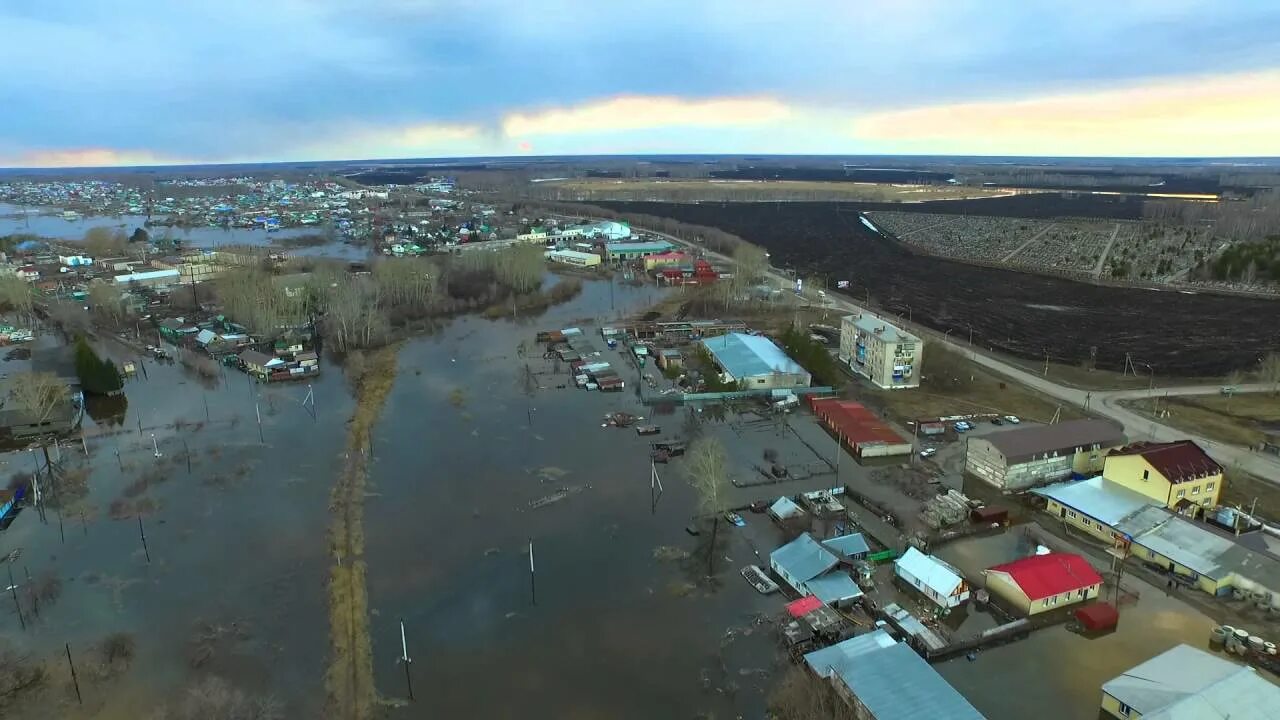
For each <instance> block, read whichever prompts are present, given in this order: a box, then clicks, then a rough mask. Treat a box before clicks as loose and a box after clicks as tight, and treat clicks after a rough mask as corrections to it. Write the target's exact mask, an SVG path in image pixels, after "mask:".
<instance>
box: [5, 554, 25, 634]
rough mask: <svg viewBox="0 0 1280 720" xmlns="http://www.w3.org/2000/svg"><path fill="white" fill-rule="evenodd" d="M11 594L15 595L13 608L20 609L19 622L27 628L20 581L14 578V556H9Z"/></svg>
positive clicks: (9, 588) (23, 627)
mask: <svg viewBox="0 0 1280 720" xmlns="http://www.w3.org/2000/svg"><path fill="white" fill-rule="evenodd" d="M7 565H8V566H9V587H8V588H7V589H8V590H9V594H10V595H12V596H13V609H14V610H17V611H18V622H19V623H21V624H22V629H23V630H26V629H27V619H26V618H24V617H23V616H22V604H21V603H19V602H18V583H16V582H14V580H13V556H10V557H9V562H8V563H7Z"/></svg>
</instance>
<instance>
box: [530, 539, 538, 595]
mask: <svg viewBox="0 0 1280 720" xmlns="http://www.w3.org/2000/svg"><path fill="white" fill-rule="evenodd" d="M529 600H530V601H531V602H532V604H534V605H537V604H538V584H537V580H536V579H535V576H534V570H533V538H529Z"/></svg>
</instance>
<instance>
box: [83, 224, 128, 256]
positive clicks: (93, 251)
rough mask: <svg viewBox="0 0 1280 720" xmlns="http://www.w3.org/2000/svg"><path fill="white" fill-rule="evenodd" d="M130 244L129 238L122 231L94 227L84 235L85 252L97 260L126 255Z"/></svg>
mask: <svg viewBox="0 0 1280 720" xmlns="http://www.w3.org/2000/svg"><path fill="white" fill-rule="evenodd" d="M128 244H129V238H128V237H127V236H126V235H125V234H124V232H122V231H120V230H112V229H110V228H105V227H93V228H89V230H88V232H86V233H85V234H84V249H85V252H87V253H88V254H89V255H90V257H93V258H95V259H96V258H104V257H119V256H121V255H124V249H125V247H126V246H127V245H128Z"/></svg>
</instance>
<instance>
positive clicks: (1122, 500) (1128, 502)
mask: <svg viewBox="0 0 1280 720" xmlns="http://www.w3.org/2000/svg"><path fill="white" fill-rule="evenodd" d="M1031 493H1032V494H1034V495H1039V496H1040V497H1046V498H1049V499H1051V500H1056V501H1058V502H1059V503H1062V504H1063V505H1065V506H1067V507H1069V508H1071V509H1072V510H1075V511H1077V512H1081V513H1084V514H1085V515H1088V516H1089V517H1091V518H1093V519H1094V520H1097V521H1098V522H1101V523H1102V524H1104V525H1107V526H1114V525H1115V524H1116V523H1118V522H1120V521H1121V520H1123V519H1124V518H1126V517H1128V516H1129V515H1132V514H1133V513H1135V512H1137V511H1139V510H1141V509H1142V508H1144V507H1147V506H1148V505H1154V504H1155V503H1154V502H1153V501H1152V500H1151V498H1149V497H1147V496H1146V495H1143V494H1142V493H1139V492H1135V491H1133V490H1130V489H1129V488H1127V487H1125V486H1123V485H1121V484H1119V483H1114V482H1111V481H1110V480H1104V479H1102V478H1101V477H1094V478H1089V479H1088V480H1068V481H1067V482H1060V483H1054V484H1052V485H1045V486H1044V487H1040V488H1034V489H1033V490H1031Z"/></svg>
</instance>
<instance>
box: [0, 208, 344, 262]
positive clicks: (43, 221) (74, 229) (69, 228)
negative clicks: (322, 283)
mask: <svg viewBox="0 0 1280 720" xmlns="http://www.w3.org/2000/svg"><path fill="white" fill-rule="evenodd" d="M48 212H52V211H51V210H50V209H48V208H30V207H22V206H18V205H12V204H9V203H0V235H10V234H13V233H31V234H33V235H39V236H41V237H50V238H57V239H60V240H79V239H81V238H83V237H84V234H85V233H86V232H88V231H89V229H90V228H95V227H105V228H108V229H111V230H123V231H124V232H125V233H126V234H130V233H132V232H133V231H134V229H136V228H145V223H146V221H147V218H146V216H144V215H114V216H90V217H84V218H80V219H77V220H67V219H65V218H63V217H62V215H60V214H52V215H50V214H43V213H48ZM146 229H147V231H148V232H149V233H151V234H152V235H153V236H157V237H158V236H160V235H163V234H164V233H165V232H166V231H168V232H170V233H172V235H173V237H174V239H176V240H180V241H181V242H182V243H183V244H184V245H188V246H190V247H197V248H216V247H220V246H225V245H262V246H272V245H273V244H274V245H279V246H280V247H281V248H284V247H285V245H284V244H283V243H284V241H285V240H287V239H288V238H292V237H299V236H303V235H314V234H316V233H320V232H323V230H322V229H321V228H319V227H315V226H312V227H296V228H284V229H281V230H277V231H276V232H271V233H269V232H267V231H266V230H263V229H261V228H255V229H248V228H222V227H194V228H180V227H173V228H165V227H152V228H146ZM290 252H291V253H293V254H300V255H325V256H331V257H343V258H351V259H358V258H360V257H364V256H365V254H366V252H365V251H364V249H363V248H356V247H352V246H350V245H344V244H342V243H329V244H327V245H321V246H314V247H306V248H296V249H290Z"/></svg>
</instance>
